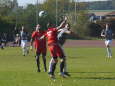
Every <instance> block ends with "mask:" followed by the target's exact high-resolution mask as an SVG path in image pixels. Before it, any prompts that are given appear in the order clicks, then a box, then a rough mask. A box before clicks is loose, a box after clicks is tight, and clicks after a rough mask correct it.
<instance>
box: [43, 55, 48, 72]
mask: <svg viewBox="0 0 115 86" xmlns="http://www.w3.org/2000/svg"><path fill="white" fill-rule="evenodd" d="M42 59H43V63H44V72H47V66H46V53H42Z"/></svg>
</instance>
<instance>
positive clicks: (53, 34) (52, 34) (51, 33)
mask: <svg viewBox="0 0 115 86" xmlns="http://www.w3.org/2000/svg"><path fill="white" fill-rule="evenodd" d="M57 31H58V30H57V29H56V28H48V30H47V32H46V34H45V36H46V37H47V39H48V45H49V44H55V43H58V39H57Z"/></svg>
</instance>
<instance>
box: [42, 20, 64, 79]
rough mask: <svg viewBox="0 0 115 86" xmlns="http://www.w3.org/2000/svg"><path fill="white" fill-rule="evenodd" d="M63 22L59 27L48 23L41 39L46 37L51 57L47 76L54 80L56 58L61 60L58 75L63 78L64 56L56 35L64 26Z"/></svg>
mask: <svg viewBox="0 0 115 86" xmlns="http://www.w3.org/2000/svg"><path fill="white" fill-rule="evenodd" d="M65 22H66V18H65V20H64V21H63V22H62V23H61V24H60V26H59V27H55V26H54V25H53V24H52V23H48V30H47V32H46V34H45V35H44V36H42V37H41V39H42V38H44V37H46V38H47V40H48V48H49V51H50V54H51V56H52V59H53V61H50V71H49V75H50V77H51V78H54V77H55V76H54V72H55V68H56V64H57V62H58V59H57V58H58V57H59V58H60V59H61V60H60V73H61V76H63V77H64V73H63V69H64V62H65V56H64V53H63V51H62V49H61V47H60V45H59V43H58V39H57V35H58V30H59V29H60V28H61V27H62V26H63V24H65Z"/></svg>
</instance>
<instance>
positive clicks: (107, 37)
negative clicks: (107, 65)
mask: <svg viewBox="0 0 115 86" xmlns="http://www.w3.org/2000/svg"><path fill="white" fill-rule="evenodd" d="M112 35H113V34H112V29H111V27H110V23H106V25H105V29H103V30H102V32H101V36H102V37H104V38H105V45H106V48H107V57H108V58H112V50H111V48H110V45H111V43H112Z"/></svg>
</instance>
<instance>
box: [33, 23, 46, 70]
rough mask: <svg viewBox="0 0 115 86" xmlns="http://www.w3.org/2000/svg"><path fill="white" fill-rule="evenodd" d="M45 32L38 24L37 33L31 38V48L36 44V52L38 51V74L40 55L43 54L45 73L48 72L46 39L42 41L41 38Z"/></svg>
mask: <svg viewBox="0 0 115 86" xmlns="http://www.w3.org/2000/svg"><path fill="white" fill-rule="evenodd" d="M44 33H45V31H43V30H42V29H41V27H40V25H39V24H38V25H37V26H36V31H34V32H33V33H32V37H31V46H32V45H33V44H34V47H35V50H36V63H37V68H38V70H37V71H38V72H40V71H41V70H40V55H41V54H42V59H43V63H44V71H45V72H46V71H47V67H46V50H47V49H46V38H43V39H41V40H40V37H41V36H43V35H44Z"/></svg>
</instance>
